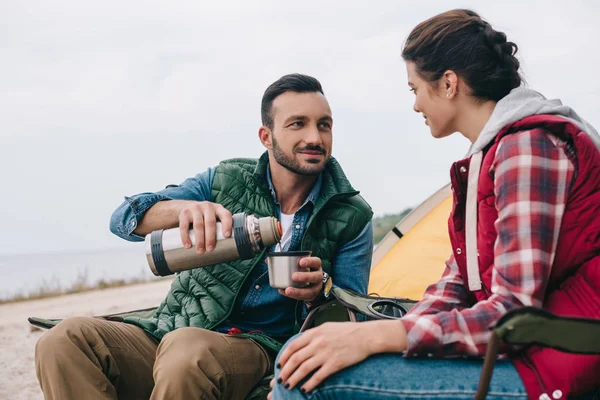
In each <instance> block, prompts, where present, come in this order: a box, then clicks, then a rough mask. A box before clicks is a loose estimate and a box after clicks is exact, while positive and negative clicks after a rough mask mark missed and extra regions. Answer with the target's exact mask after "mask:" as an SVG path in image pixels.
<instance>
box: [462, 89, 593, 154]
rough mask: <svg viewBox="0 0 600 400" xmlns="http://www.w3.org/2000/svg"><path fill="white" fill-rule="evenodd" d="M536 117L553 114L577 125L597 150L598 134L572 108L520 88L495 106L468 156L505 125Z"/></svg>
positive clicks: (491, 138) (480, 148) (492, 137)
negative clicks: (531, 116) (532, 116)
mask: <svg viewBox="0 0 600 400" xmlns="http://www.w3.org/2000/svg"><path fill="white" fill-rule="evenodd" d="M538 114H553V115H558V116H561V117H564V118H566V119H567V120H569V121H571V122H573V123H574V124H575V125H577V126H578V127H579V129H581V130H582V131H583V132H585V133H587V134H588V136H589V137H590V138H591V139H592V141H593V142H594V143H595V144H596V147H597V148H598V149H600V135H598V132H596V130H595V129H594V127H593V126H591V125H590V124H589V123H588V122H586V121H585V120H584V119H583V118H581V117H580V116H579V115H577V113H576V112H575V111H574V110H573V109H572V108H571V107H569V106H565V105H563V104H562V102H561V101H560V100H558V99H556V100H548V99H546V98H545V97H544V96H542V95H541V94H540V93H538V92H536V91H535V90H531V89H526V88H523V87H519V88H516V89H513V90H512V91H511V92H510V93H509V94H508V95H507V96H505V97H504V98H503V99H501V100H500V101H499V102H498V103H497V104H496V107H495V108H494V111H493V112H492V115H491V116H490V119H489V120H488V122H487V123H486V124H485V126H484V127H483V130H482V131H481V134H480V135H479V137H478V138H477V140H476V141H475V143H473V144H472V145H471V148H470V149H469V152H468V153H467V157H471V156H472V155H473V154H474V153H476V152H478V151H480V150H483V148H484V147H485V146H487V145H488V144H489V143H490V142H491V141H493V140H494V138H495V137H496V135H497V134H498V132H500V130H501V129H502V128H504V127H505V126H507V125H509V124H512V123H513V122H517V121H519V120H521V119H523V118H525V117H529V116H530V115H538Z"/></svg>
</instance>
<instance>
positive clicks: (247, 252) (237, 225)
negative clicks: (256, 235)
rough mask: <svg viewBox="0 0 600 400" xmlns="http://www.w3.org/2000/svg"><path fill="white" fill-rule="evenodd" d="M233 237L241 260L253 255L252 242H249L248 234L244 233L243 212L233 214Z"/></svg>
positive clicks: (244, 221)
mask: <svg viewBox="0 0 600 400" xmlns="http://www.w3.org/2000/svg"><path fill="white" fill-rule="evenodd" d="M233 238H234V239H235V247H237V251H238V254H239V255H240V258H241V259H242V260H246V259H248V258H252V257H253V256H254V252H253V251H252V244H251V243H250V240H249V239H248V234H247V233H246V214H245V213H237V214H233Z"/></svg>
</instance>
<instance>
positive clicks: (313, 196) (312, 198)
mask: <svg viewBox="0 0 600 400" xmlns="http://www.w3.org/2000/svg"><path fill="white" fill-rule="evenodd" d="M267 183H268V185H269V191H270V192H271V196H273V200H275V203H276V204H278V205H279V202H278V201H277V194H276V193H275V188H274V187H273V180H272V179H271V168H269V166H268V165H267ZM322 183H323V174H319V176H318V177H317V180H316V181H315V184H314V185H313V188H312V190H311V191H310V193H309V194H308V196H307V197H306V200H305V201H304V204H302V207H304V206H305V205H306V203H308V202H311V203H312V204H313V206H314V205H315V203H316V202H317V199H318V198H319V194H320V193H321V186H322ZM302 207H300V208H302Z"/></svg>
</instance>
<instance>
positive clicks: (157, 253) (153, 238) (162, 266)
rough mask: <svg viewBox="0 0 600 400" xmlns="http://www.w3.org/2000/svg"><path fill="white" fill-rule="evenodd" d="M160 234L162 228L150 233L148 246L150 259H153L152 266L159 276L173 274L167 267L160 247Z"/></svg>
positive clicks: (161, 233)
mask: <svg viewBox="0 0 600 400" xmlns="http://www.w3.org/2000/svg"><path fill="white" fill-rule="evenodd" d="M162 235H163V229H160V230H157V231H153V232H152V233H151V234H150V248H151V249H152V260H153V261H154V267H155V268H156V272H158V274H159V275H160V276H167V275H173V271H171V270H170V269H169V265H168V264H167V260H166V259H165V252H164V251H163V247H162Z"/></svg>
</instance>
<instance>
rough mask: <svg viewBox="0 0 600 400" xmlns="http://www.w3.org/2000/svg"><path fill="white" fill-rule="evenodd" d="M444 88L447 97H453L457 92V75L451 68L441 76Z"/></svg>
mask: <svg viewBox="0 0 600 400" xmlns="http://www.w3.org/2000/svg"><path fill="white" fill-rule="evenodd" d="M442 80H443V83H444V90H445V92H446V97H447V98H448V99H453V98H454V96H456V95H457V94H458V75H456V73H455V72H454V71H452V70H448V71H446V72H444V75H443V76H442Z"/></svg>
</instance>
